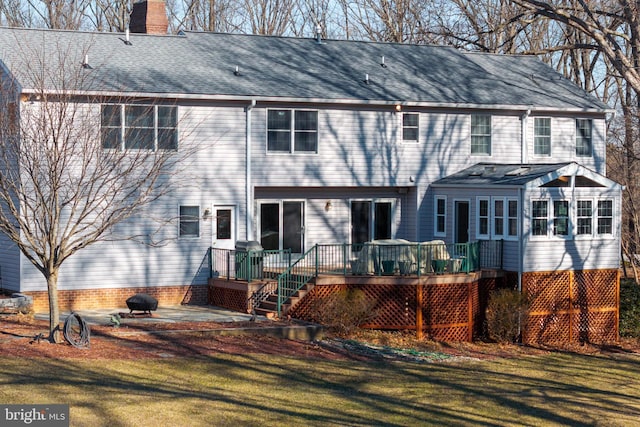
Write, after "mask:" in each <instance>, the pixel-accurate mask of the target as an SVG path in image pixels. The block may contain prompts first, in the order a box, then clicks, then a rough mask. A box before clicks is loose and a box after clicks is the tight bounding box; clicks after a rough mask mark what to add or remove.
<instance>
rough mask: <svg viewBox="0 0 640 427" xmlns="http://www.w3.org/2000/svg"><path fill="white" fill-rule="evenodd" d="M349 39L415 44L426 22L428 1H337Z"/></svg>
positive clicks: (428, 19) (428, 18)
mask: <svg viewBox="0 0 640 427" xmlns="http://www.w3.org/2000/svg"><path fill="white" fill-rule="evenodd" d="M340 3H341V4H342V10H343V11H344V14H345V16H346V17H345V22H349V23H350V29H349V34H350V38H351V37H353V38H364V39H366V40H371V41H386V42H396V43H415V42H419V41H420V39H419V36H420V35H421V34H423V31H421V26H422V25H423V22H427V23H428V22H429V21H430V16H429V12H430V10H431V9H430V7H429V5H430V3H431V1H430V0H362V1H357V2H351V1H349V0H340Z"/></svg>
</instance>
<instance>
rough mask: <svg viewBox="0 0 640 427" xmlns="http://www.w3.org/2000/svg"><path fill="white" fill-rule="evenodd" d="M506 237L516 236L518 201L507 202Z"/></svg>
mask: <svg viewBox="0 0 640 427" xmlns="http://www.w3.org/2000/svg"><path fill="white" fill-rule="evenodd" d="M507 236H509V237H517V236H518V201H517V200H507Z"/></svg>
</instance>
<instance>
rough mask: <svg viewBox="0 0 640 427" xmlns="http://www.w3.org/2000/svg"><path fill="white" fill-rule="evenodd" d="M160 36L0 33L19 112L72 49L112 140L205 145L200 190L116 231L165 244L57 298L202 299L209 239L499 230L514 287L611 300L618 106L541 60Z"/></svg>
mask: <svg viewBox="0 0 640 427" xmlns="http://www.w3.org/2000/svg"><path fill="white" fill-rule="evenodd" d="M136 19H147V17H144V16H143V17H138V18H136ZM133 24H134V23H132V25H131V27H132V28H133V27H134V25H133ZM143 27H144V28H153V25H147V26H143ZM165 28H166V27H165ZM160 32H162V30H161V31H160ZM164 33H165V34H137V33H132V34H129V33H127V34H121V33H90V32H79V31H53V30H38V29H11V28H2V29H0V70H1V71H2V73H3V77H4V78H5V79H14V81H17V82H18V83H19V88H20V94H18V95H21V98H20V99H21V102H20V103H19V104H20V108H21V109H24V108H29V104H30V103H34V102H36V103H37V102H39V100H38V99H37V97H34V96H32V95H36V93H35V89H36V88H34V87H33V86H32V85H31V81H30V76H29V74H28V73H27V72H26V71H25V70H29V69H30V67H29V66H27V65H25V64H31V65H33V64H36V63H38V64H39V63H40V62H38V61H39V60H40V58H44V57H46V55H45V53H46V52H51V51H52V50H55V49H59V48H60V46H64V47H65V49H66V51H67V52H68V53H67V55H76V58H75V59H74V61H71V62H74V63H76V64H77V67H85V68H86V70H87V73H92V76H93V78H92V80H91V82H94V83H93V84H94V86H92V87H86V88H84V89H83V90H82V91H80V92H79V93H78V101H77V102H84V101H83V99H86V97H89V98H90V97H100V99H101V102H100V103H98V104H97V105H96V103H95V102H94V103H91V102H89V101H86V102H87V105H88V106H89V107H90V108H93V109H94V110H95V115H96V117H102V118H103V120H102V121H101V123H102V124H101V126H102V132H101V135H102V136H101V138H102V139H103V141H102V142H103V145H104V147H105V149H122V150H124V149H128V148H131V147H138V148H139V147H142V149H148V150H178V151H179V150H182V149H183V148H184V147H194V146H196V147H198V150H197V156H196V157H195V158H194V159H193V161H192V164H191V165H190V171H191V174H192V175H193V177H194V178H193V179H192V181H191V182H190V185H188V186H185V187H184V188H182V189H181V190H180V191H178V192H175V193H174V194H173V195H172V196H171V197H170V198H165V199H163V200H161V201H158V202H156V203H155V204H154V205H152V206H150V207H149V208H148V212H145V215H144V216H137V217H135V218H132V219H131V220H129V221H127V222H125V223H122V224H120V225H118V227H117V229H118V230H117V232H118V233H119V234H121V235H126V234H127V229H128V227H130V228H135V227H139V226H140V224H146V223H147V222H151V221H153V218H154V217H156V218H157V217H161V216H165V217H175V218H176V221H173V222H169V224H167V225H165V226H164V228H163V233H164V237H166V240H167V243H166V244H164V245H162V246H159V247H151V246H149V247H147V246H143V245H139V244H137V243H135V242H132V241H126V240H125V241H117V242H112V243H100V244H96V245H94V246H91V247H88V248H86V249H84V250H82V251H81V252H79V253H78V254H77V255H75V256H74V257H73V258H71V259H69V260H68V261H67V262H66V263H65V264H64V266H63V268H62V272H61V276H60V295H61V303H62V304H63V306H68V307H77V306H79V305H83V306H93V307H95V306H114V305H116V304H121V303H122V300H123V295H125V294H126V293H127V292H128V293H129V294H133V293H135V292H136V291H137V290H139V289H144V290H145V291H147V292H149V291H150V290H155V291H154V292H155V295H157V296H158V297H159V299H160V301H161V303H176V302H189V301H191V302H205V301H206V289H207V279H208V277H209V271H208V268H207V258H206V254H207V251H208V249H209V248H210V247H215V248H230V249H231V248H233V247H234V245H235V244H236V241H238V240H248V241H254V240H255V241H258V242H259V243H260V244H261V245H262V247H263V248H265V249H291V251H292V252H293V253H297V254H302V253H304V252H305V251H306V250H307V249H308V248H310V247H312V246H313V245H315V244H317V243H341V242H344V243H359V242H366V241H369V240H373V239H406V240H409V241H418V242H419V241H428V240H433V239H440V240H444V241H445V242H447V243H454V242H467V241H474V240H479V239H483V240H503V241H504V248H505V249H504V257H503V266H502V267H503V269H504V270H505V271H507V272H510V273H511V274H512V275H513V278H514V281H516V282H517V283H518V284H519V286H520V287H521V288H522V287H523V284H524V286H525V287H526V286H528V289H532V288H531V287H532V286H533V287H535V286H536V284H540V286H551V283H552V282H553V281H554V280H560V281H561V282H563V283H567V282H568V281H575V280H577V281H579V282H580V283H583V284H584V285H585V286H603V288H606V289H607V291H606V292H614V293H615V292H616V291H615V290H616V289H617V285H616V284H615V281H616V280H617V275H616V272H617V268H618V266H619V261H620V259H619V256H620V255H619V252H620V251H619V243H620V215H621V211H620V197H621V187H620V186H619V185H618V184H616V183H614V182H612V181H610V180H609V179H607V178H606V177H605V175H606V169H605V168H606V163H605V151H606V150H605V143H606V141H605V134H606V119H607V114H609V113H610V110H609V108H608V107H607V106H606V105H605V104H603V103H601V102H599V101H598V100H597V99H595V98H593V97H592V96H590V95H588V94H587V93H585V92H584V91H582V90H581V89H580V88H578V87H576V86H575V85H574V84H572V83H571V82H570V81H568V80H567V79H565V78H563V77H562V76H561V75H559V74H558V73H557V72H555V71H554V70H553V69H551V68H550V67H548V66H547V65H545V64H544V63H542V62H541V61H539V60H538V59H536V58H535V57H531V56H516V55H513V56H504V55H492V54H484V53H469V52H461V51H458V50H455V49H453V48H449V47H440V46H424V45H420V46H418V45H406V44H394V43H371V42H361V41H340V40H325V39H321V38H311V39H305V38H286V37H265V36H253V35H238V34H218V33H196V32H185V33H180V34H178V35H166V29H165V30H164ZM74 47H77V49H74ZM48 66H53V64H48V63H46V62H44V63H42V67H43V68H44V70H45V71H46V69H47V67H48ZM98 82H99V84H98ZM49 89H50V90H51V91H52V92H53V91H55V90H57V89H59V88H55V87H51V88H49ZM123 100H125V101H123ZM142 115H148V118H149V120H141V118H142ZM140 123H145V124H143V125H141V124H140ZM135 127H144V128H145V129H137V130H138V131H139V132H129V131H128V130H131V128H135ZM144 130H146V131H147V132H144ZM167 132H168V133H169V134H170V135H171V136H170V137H164V138H163V135H165V136H166V135H167ZM131 135H135V136H136V138H142V136H141V135H146V137H145V138H147V139H145V140H144V141H142V142H141V141H140V140H138V139H135V138H134V137H132V136H131ZM150 228H153V227H150ZM0 239H2V244H1V247H2V249H1V252H0V266H1V268H2V270H1V271H2V286H3V287H4V288H8V289H11V290H14V291H20V292H23V293H27V294H31V295H32V296H34V298H35V302H36V307H37V309H43V308H44V307H46V291H45V289H46V288H45V282H44V280H43V279H42V276H41V275H40V273H39V272H37V271H36V270H35V268H33V266H32V265H31V264H30V263H29V261H28V260H27V259H26V258H25V257H24V256H23V255H21V254H20V253H19V252H18V251H17V249H16V248H15V247H14V246H12V245H11V244H10V243H9V242H7V241H6V239H3V238H0ZM612 289H613V291H612ZM614 297H615V295H614ZM78 301H82V304H79V303H78ZM616 313H617V312H615V313H614V314H612V315H613V316H615V315H616Z"/></svg>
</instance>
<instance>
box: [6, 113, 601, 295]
mask: <svg viewBox="0 0 640 427" xmlns="http://www.w3.org/2000/svg"><path fill="white" fill-rule="evenodd" d="M244 107H245V106H243V105H239V104H235V105H234V104H210V105H205V104H202V105H195V104H194V105H189V106H187V105H181V106H179V112H180V123H179V134H180V142H179V144H180V147H187V146H194V145H195V146H197V147H198V151H197V153H196V155H195V156H194V157H193V158H192V159H191V161H190V163H189V165H187V167H186V168H185V169H186V170H185V171H184V172H183V173H181V175H180V176H176V177H171V179H172V180H179V181H181V182H183V183H184V184H183V185H181V186H180V187H179V188H178V190H177V191H175V192H174V193H173V194H172V195H171V196H170V197H166V198H164V199H162V200H159V201H157V202H156V203H154V204H153V205H152V206H149V207H148V208H147V209H146V210H145V212H143V213H141V214H140V215H138V216H136V217H134V218H131V219H130V220H128V221H126V222H124V223H122V224H119V225H118V226H117V227H116V228H115V229H114V230H112V233H114V234H115V235H120V236H128V235H138V234H141V235H145V234H149V232H150V230H154V229H155V228H157V227H159V226H160V225H159V223H158V222H156V221H155V220H158V219H159V220H164V221H167V223H166V224H163V225H161V226H160V232H159V234H157V235H154V240H153V242H155V241H160V242H161V243H162V244H161V245H160V246H157V247H151V246H148V244H150V243H152V240H151V239H147V241H146V242H145V243H147V245H143V244H140V243H136V242H133V241H119V242H112V243H100V244H96V245H94V246H91V247H89V248H87V249H84V250H82V251H81V252H80V253H78V254H77V255H76V256H74V257H72V258H71V259H69V260H68V261H66V262H65V264H64V265H63V268H62V271H61V276H60V289H85V288H88V287H95V288H101V287H102V288H113V287H130V286H139V287H143V286H171V285H187V284H205V283H206V280H207V277H208V272H207V259H206V253H207V249H208V248H209V247H210V245H211V243H212V232H213V230H212V222H211V220H210V219H208V220H207V219H201V221H200V236H199V237H198V238H195V239H178V238H177V237H178V209H179V206H180V205H181V204H182V205H197V206H199V207H200V214H201V217H202V215H203V213H204V210H205V209H207V208H211V207H212V206H214V205H218V206H219V205H232V206H235V208H236V212H235V213H236V225H237V230H236V236H237V238H238V239H241V240H244V239H247V238H255V237H254V236H249V235H248V234H247V233H248V229H247V227H246V214H247V206H246V194H245V191H246V182H245V160H246V151H245V150H246V144H247V138H246V135H245V129H246V117H247V112H246V111H245V109H244ZM289 107H291V106H278V107H277V108H289ZM296 108H299V109H317V111H318V120H319V129H318V152H317V154H316V153H295V154H287V153H268V152H267V149H266V135H267V132H266V116H267V114H266V111H267V110H266V109H265V108H262V107H256V108H253V109H252V110H251V111H250V117H251V129H252V132H251V135H250V143H251V159H252V162H251V169H252V171H251V176H252V178H251V179H252V180H251V183H250V185H251V186H252V188H255V194H254V195H253V199H254V202H253V205H252V206H250V208H251V209H252V210H253V217H252V219H251V225H252V227H253V230H254V233H256V234H257V216H258V210H257V205H256V203H255V200H258V199H276V200H283V199H285V200H286V199H295V200H303V201H304V202H305V248H307V249H308V248H310V247H311V246H313V245H314V244H316V243H345V242H349V240H350V205H349V201H350V200H358V199H360V200H362V199H393V200H395V201H396V203H395V216H394V226H393V227H394V231H395V235H394V237H395V238H403V239H407V240H415V241H424V240H432V239H433V238H434V236H433V227H434V225H433V220H434V212H433V195H434V192H433V191H432V190H431V189H430V187H429V186H430V184H431V182H433V181H434V180H436V179H439V178H443V177H445V176H447V175H450V174H453V173H455V172H457V171H459V170H461V169H463V168H466V167H468V166H471V165H473V164H475V163H477V162H482V161H489V162H498V163H499V162H504V163H519V162H520V161H521V158H522V152H521V140H520V138H521V115H520V114H521V113H510V114H506V113H501V114H497V113H496V112H493V113H492V114H491V115H492V152H491V155H490V156H470V155H469V154H470V111H460V112H452V111H445V110H416V112H419V140H418V142H403V141H402V114H399V113H396V112H394V111H392V110H391V108H389V109H382V108H378V109H375V108H370V109H366V110H359V109H357V108H356V107H345V108H333V109H327V108H314V106H313V105H303V106H296ZM530 121H531V123H532V122H533V121H532V120H530ZM555 121H557V122H558V123H557V124H555ZM553 132H554V138H556V136H555V135H556V134H555V132H557V133H558V135H557V140H558V141H557V151H556V150H555V148H556V141H555V139H554V141H553V142H552V144H553V147H554V151H552V154H553V155H552V158H551V159H549V161H550V162H551V161H553V162H557V161H565V160H571V159H573V158H574V157H575V119H574V118H569V119H562V118H557V119H554V126H553ZM603 132H604V121H603V120H595V119H594V132H593V135H594V152H596V153H603V152H604V137H603V136H602V135H604V133H603ZM532 140H533V130H532V129H531V131H528V132H527V141H528V146H532V142H530V141H532ZM596 159H597V161H596ZM579 160H582V161H589V159H587V158H580V159H579ZM599 161H601V162H602V163H603V162H604V156H602V160H600V158H599V157H596V156H594V159H593V167H600V168H602V167H603V166H600V164H599V163H598V162H599ZM587 166H589V164H587ZM439 191H440V190H439ZM510 191H511V192H509V191H506V192H504V191H502V192H501V191H495V190H487V192H486V195H487V196H488V197H490V196H501V195H510V196H512V195H513V191H514V190H510ZM478 195H481V194H480V193H478V191H477V190H473V191H472V190H466V191H463V190H461V189H455V190H451V191H450V192H448V193H447V204H448V206H447V213H448V215H447V236H446V239H445V240H447V241H449V242H452V241H453V220H454V215H453V213H454V201H455V200H459V199H466V200H468V201H469V202H470V205H469V207H470V211H469V212H470V215H469V216H470V225H469V230H470V234H469V235H470V238H471V240H475V230H476V224H475V221H476V197H477V196H478ZM327 201H331V203H332V208H331V210H329V211H327V210H326V209H325V206H326V203H327ZM438 238H439V237H438ZM513 244H514V243H513V242H509V243H508V245H513ZM585 244H586V243H583V242H581V243H580V245H585ZM550 246H551V245H550ZM605 246H606V245H605ZM554 249H555V248H554ZM601 249H603V248H602V247H599V249H598V250H601ZM604 249H605V251H606V253H607V254H609V253H611V252H612V250H613V249H612V248H609V247H604ZM528 250H532V251H533V250H537V247H535V248H534V247H530V248H529V249H528ZM544 251H545V250H544V249H541V250H540V253H544ZM574 252H575V253H576V254H577V255H581V256H582V255H584V256H587V258H589V256H590V255H589V254H584V253H583V249H582V247H580V248H576V251H574ZM505 253H508V255H507V257H506V258H505V267H513V266H516V267H517V263H518V259H517V251H515V250H509V251H508V252H505ZM533 253H534V252H532V254H533ZM535 254H536V259H537V260H539V259H541V258H540V257H539V256H538V254H537V253H535ZM550 256H551V255H550ZM607 257H609V255H607ZM591 258H593V257H591ZM611 258H612V259H613V257H611ZM0 262H3V261H2V260H0ZM8 262H10V260H9V261H8ZM536 262H538V261H536ZM608 262H609V261H607V263H608ZM20 264H21V269H22V270H21V271H22V272H23V276H22V284H23V285H22V290H42V289H44V286H45V283H44V278H43V277H42V276H41V274H40V273H39V272H37V271H36V270H35V268H33V267H32V266H31V265H30V264H29V263H28V261H26V260H25V259H24V258H23V257H22V258H21V263H20ZM556 264H557V263H556ZM548 265H552V263H551V262H545V263H543V266H548ZM536 268H537V264H536ZM3 271H4V270H3Z"/></svg>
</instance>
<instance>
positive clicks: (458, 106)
mask: <svg viewBox="0 0 640 427" xmlns="http://www.w3.org/2000/svg"><path fill="white" fill-rule="evenodd" d="M44 92H46V93H47V94H50V95H67V96H79V97H80V96H87V97H114V98H118V97H120V98H123V97H124V98H155V99H188V100H203V101H239V102H251V101H252V100H255V101H256V102H274V103H278V102H279V103H309V104H339V105H372V106H391V107H395V106H396V105H401V106H402V107H428V108H447V109H461V110H462V109H467V110H505V111H527V110H530V111H544V112H568V113H594V114H606V113H610V112H613V111H614V110H602V109H598V108H549V107H532V106H530V105H509V104H495V105H492V104H467V103H447V102H417V101H399V100H398V101H378V100H369V99H346V98H345V99H342V98H335V99H331V98H295V97H278V96H255V95H241V96H236V95H212V94H198V93H193V94H191V93H165V92H118V91H81V90H70V91H62V90H45V91H44ZM22 93H25V94H40V93H42V91H40V90H38V89H23V90H22Z"/></svg>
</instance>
